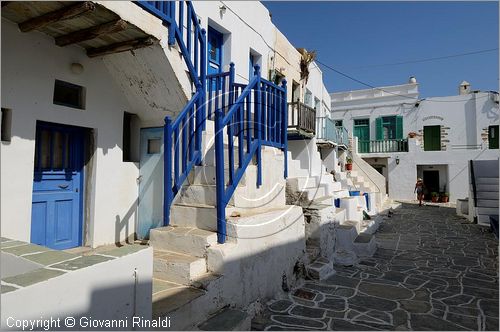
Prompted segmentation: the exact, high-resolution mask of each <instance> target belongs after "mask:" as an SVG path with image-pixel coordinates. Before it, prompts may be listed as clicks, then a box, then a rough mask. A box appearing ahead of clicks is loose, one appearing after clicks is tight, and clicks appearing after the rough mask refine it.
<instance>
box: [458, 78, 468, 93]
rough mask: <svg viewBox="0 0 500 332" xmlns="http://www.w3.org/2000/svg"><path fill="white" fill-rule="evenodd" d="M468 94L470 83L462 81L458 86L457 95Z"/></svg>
mask: <svg viewBox="0 0 500 332" xmlns="http://www.w3.org/2000/svg"><path fill="white" fill-rule="evenodd" d="M469 93H470V83H469V82H467V81H462V83H460V85H459V86H458V94H459V95H467V94H469Z"/></svg>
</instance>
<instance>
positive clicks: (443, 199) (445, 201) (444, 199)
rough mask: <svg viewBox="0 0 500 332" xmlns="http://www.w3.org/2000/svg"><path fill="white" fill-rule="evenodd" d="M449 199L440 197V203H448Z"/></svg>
mask: <svg viewBox="0 0 500 332" xmlns="http://www.w3.org/2000/svg"><path fill="white" fill-rule="evenodd" d="M448 200H449V197H448V196H442V197H441V202H443V203H448Z"/></svg>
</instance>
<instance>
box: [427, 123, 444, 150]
mask: <svg viewBox="0 0 500 332" xmlns="http://www.w3.org/2000/svg"><path fill="white" fill-rule="evenodd" d="M424 151H441V126H425V127H424Z"/></svg>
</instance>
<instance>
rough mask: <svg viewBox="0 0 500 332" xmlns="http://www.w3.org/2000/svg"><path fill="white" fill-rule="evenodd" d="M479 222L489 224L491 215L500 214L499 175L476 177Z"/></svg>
mask: <svg viewBox="0 0 500 332" xmlns="http://www.w3.org/2000/svg"><path fill="white" fill-rule="evenodd" d="M476 195H477V206H476V213H477V223H478V224H480V225H485V226H489V225H490V216H498V177H483V176H477V177H476Z"/></svg>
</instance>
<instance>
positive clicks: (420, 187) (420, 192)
mask: <svg viewBox="0 0 500 332" xmlns="http://www.w3.org/2000/svg"><path fill="white" fill-rule="evenodd" d="M413 193H417V199H418V206H422V200H423V199H424V182H423V181H422V179H421V178H418V179H417V183H415V190H413Z"/></svg>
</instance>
